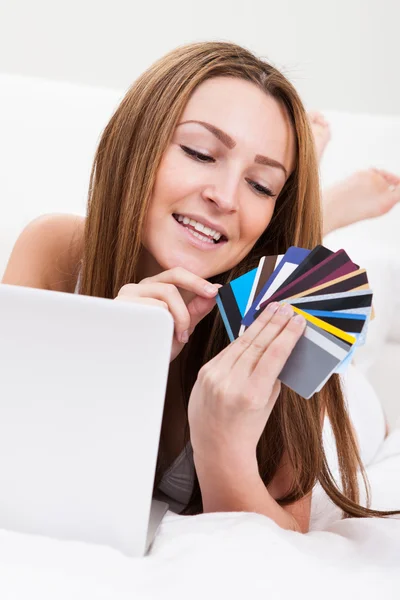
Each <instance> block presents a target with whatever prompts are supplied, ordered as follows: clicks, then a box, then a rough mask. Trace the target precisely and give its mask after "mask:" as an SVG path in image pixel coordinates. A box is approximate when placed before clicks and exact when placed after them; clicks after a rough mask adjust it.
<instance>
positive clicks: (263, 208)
mask: <svg viewBox="0 0 400 600" xmlns="http://www.w3.org/2000/svg"><path fill="white" fill-rule="evenodd" d="M274 207H275V200H274V199H271V201H269V200H267V201H266V202H265V204H264V205H262V204H261V203H257V205H256V206H254V207H253V210H252V211H251V212H250V211H249V212H248V214H246V215H245V216H243V218H242V228H241V237H242V239H243V241H244V242H246V243H250V244H253V243H255V242H256V240H258V238H259V237H260V236H261V235H262V233H263V232H264V231H265V230H266V229H267V227H268V225H269V224H270V222H271V219H272V215H273V213H274Z"/></svg>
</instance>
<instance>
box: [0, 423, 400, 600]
mask: <svg viewBox="0 0 400 600" xmlns="http://www.w3.org/2000/svg"><path fill="white" fill-rule="evenodd" d="M368 473H369V476H370V480H371V485H372V488H373V504H374V506H375V507H377V508H400V477H399V474H400V430H397V431H394V432H393V433H392V434H391V435H390V436H389V438H387V440H386V441H385V443H384V445H383V447H382V449H381V451H380V452H379V454H378V455H377V456H376V458H375V460H374V464H373V465H370V467H369V469H368ZM317 496H318V498H317ZM316 500H317V501H316V502H313V528H314V529H313V531H310V533H308V534H306V535H302V534H298V533H294V532H291V531H284V530H282V529H280V528H279V527H278V526H277V525H276V524H275V523H274V522H273V521H271V520H270V519H268V518H266V517H263V516H261V515H256V514H249V513H221V514H209V515H199V516H196V517H181V516H179V515H174V514H173V513H167V515H166V517H165V518H164V521H163V523H162V525H161V528H160V530H159V534H158V536H157V538H156V540H155V542H154V544H153V547H152V548H151V551H150V554H149V556H147V557H145V558H143V559H128V558H126V557H125V556H123V555H122V554H120V553H118V552H117V551H115V550H112V549H111V548H107V547H104V546H95V545H89V544H83V543H79V542H65V541H57V540H52V539H48V538H44V537H39V536H30V535H22V534H17V533H12V532H7V531H0V597H1V598H2V599H3V598H4V599H7V600H17V599H18V600H20V599H22V598H24V599H25V598H40V600H47V599H48V600H50V599H51V600H54V599H55V598H57V600H61V599H63V598H68V600H70V599H71V598H74V600H80V599H81V598H82V600H83V599H84V600H89V599H90V600H91V599H100V598H101V599H102V600H103V599H106V598H107V599H108V598H109V599H112V600H120V599H125V598H126V599H127V598H129V599H130V600H132V599H133V598H134V599H142V598H146V599H147V598H160V599H161V598H162V599H163V600H164V599H165V600H167V599H174V600H177V599H178V598H195V599H197V598H203V599H204V598H210V599H214V598H218V597H220V598H242V597H245V598H248V599H253V598H261V597H264V598H272V597H273V598H276V599H279V600H280V599H286V598H287V599H289V598H290V599H291V600H292V599H293V598H307V599H310V600H311V599H313V598H318V599H319V600H320V599H321V598H323V599H324V600H326V599H330V598H332V599H333V598H335V600H336V599H337V597H338V596H339V597H343V598H354V597H356V596H355V594H356V595H357V597H362V598H363V600H365V599H369V598H371V599H372V598H385V599H386V600H388V599H389V600H390V599H392V598H393V599H394V598H396V599H397V600H398V598H399V597H400V520H397V519H361V520H358V519H348V520H344V521H340V520H339V521H335V513H334V512H333V513H330V512H329V510H325V509H327V508H329V502H327V499H326V497H325V498H324V496H323V495H321V494H319V495H318V491H317V494H316ZM318 510H322V515H323V519H325V522H324V523H323V520H321V518H319V517H318ZM329 515H330V516H329ZM320 528H323V530H322V531H321V530H319V529H320ZM262 594H263V596H262Z"/></svg>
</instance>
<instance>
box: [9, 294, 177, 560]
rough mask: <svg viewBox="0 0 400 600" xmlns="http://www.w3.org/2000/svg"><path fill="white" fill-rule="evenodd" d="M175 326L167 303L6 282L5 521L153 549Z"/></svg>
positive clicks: (139, 550)
mask: <svg viewBox="0 0 400 600" xmlns="http://www.w3.org/2000/svg"><path fill="white" fill-rule="evenodd" d="M172 335H173V319H172V317H171V315H170V313H169V312H168V311H166V310H164V309H162V308H158V307H155V306H146V305H143V304H135V303H133V302H128V301H126V302H124V301H118V302H116V301H113V300H108V299H103V298H93V297H88V296H80V295H74V294H67V293H62V292H53V291H47V290H38V289H34V288H26V287H20V286H12V285H6V284H2V285H0V490H1V493H0V528H5V529H11V530H15V531H19V532H25V533H35V534H41V535H47V536H52V537H57V538H64V539H75V540H83V541H87V542H94V543H99V544H108V545H111V546H113V547H115V548H118V549H119V550H121V551H122V552H124V553H126V554H128V555H130V556H141V555H143V554H144V553H145V552H146V549H147V547H148V545H149V544H150V543H151V541H152V535H151V534H150V535H148V534H149V530H148V526H149V519H150V511H151V505H152V491H153V483H154V473H155V466H156V459H157V452H158V443H159V436H160V430H161V422H162V414H163V406H164V397H165V390H166V383H167V377H168V369H169V360H170V351H171V343H172ZM166 507H167V505H165V506H164V507H161V508H160V506H159V505H158V506H157V507H156V508H154V505H153V520H152V530H153V534H154V532H155V529H156V527H155V523H154V514H155V515H156V519H157V520H158V522H159V520H161V518H162V516H163V514H164V512H165V510H166ZM156 525H157V523H156Z"/></svg>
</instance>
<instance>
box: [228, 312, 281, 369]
mask: <svg viewBox="0 0 400 600" xmlns="http://www.w3.org/2000/svg"><path fill="white" fill-rule="evenodd" d="M278 308H279V304H278V303H277V302H272V303H271V304H268V306H267V307H266V308H265V309H264V310H263V312H262V313H261V315H260V316H259V317H258V318H257V319H256V320H255V321H254V322H253V323H252V324H251V325H250V327H248V328H247V329H246V331H245V332H244V334H243V335H241V336H240V337H238V338H237V339H236V340H235V341H234V342H232V343H231V344H230V345H229V346H228V351H227V352H226V354H225V355H224V356H223V358H221V359H220V361H218V362H219V366H220V367H221V368H224V369H227V370H229V369H232V368H233V366H234V365H235V363H236V362H237V360H238V359H239V358H240V357H241V356H242V354H243V353H244V352H245V351H246V350H247V349H248V348H249V347H250V346H251V344H252V343H253V341H254V340H255V338H256V337H257V336H258V334H259V333H260V331H262V329H263V328H264V327H265V326H266V325H267V324H268V323H269V322H270V321H271V320H272V318H273V317H274V315H275V313H276V311H277V309H278Z"/></svg>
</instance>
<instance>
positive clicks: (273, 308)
mask: <svg viewBox="0 0 400 600" xmlns="http://www.w3.org/2000/svg"><path fill="white" fill-rule="evenodd" d="M278 306H279V304H278V302H271V304H268V305H267V307H266V309H265V310H268V311H269V312H276V310H277V309H278Z"/></svg>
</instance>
